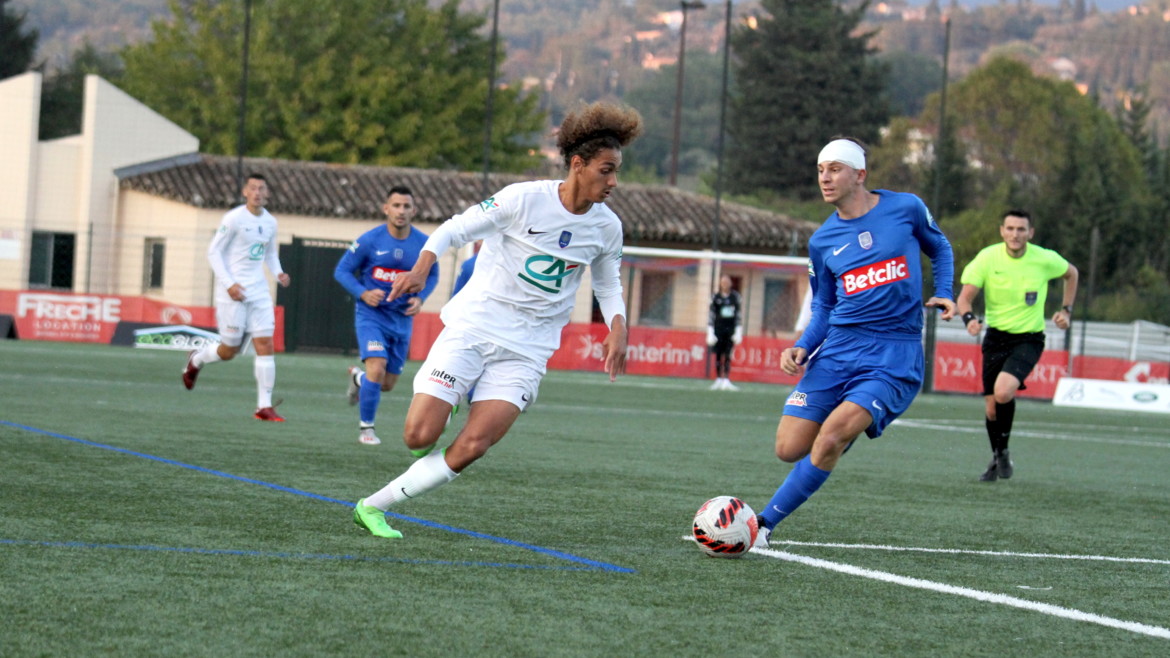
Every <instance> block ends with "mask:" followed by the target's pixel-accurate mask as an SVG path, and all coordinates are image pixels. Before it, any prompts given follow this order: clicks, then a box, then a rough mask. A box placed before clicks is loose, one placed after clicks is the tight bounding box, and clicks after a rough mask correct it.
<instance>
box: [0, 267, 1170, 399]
mask: <svg viewBox="0 0 1170 658" xmlns="http://www.w3.org/2000/svg"><path fill="white" fill-rule="evenodd" d="M0 315H10V316H11V317H12V318H13V323H14V324H15V327H16V333H17V336H18V337H19V338H21V339H24V340H51V341H65V342H96V343H110V342H111V339H112V338H113V337H114V334H115V332H116V331H117V330H118V325H119V324H120V323H123V324H127V325H131V326H132V325H134V324H138V325H145V326H160V327H162V326H183V325H188V326H194V327H210V328H214V327H215V326H216V323H215V309H214V308H213V307H210V306H177V305H175V304H169V303H167V302H163V301H159V300H154V299H147V298H145V297H125V296H117V295H84V294H73V293H63V292H56V291H52V292H50V291H38V290H22V291H15V290H0ZM442 328H443V324H442V322H441V321H440V320H439V316H438V314H437V313H422V314H419V315H418V316H416V317H415V322H414V335H413V338H412V340H411V345H410V354H409V358H410V359H412V360H422V359H425V358H426V355H427V351H428V350H429V349H430V346H431V344H432V343H434V341H435V338H436V337H437V336H438V335H439V332H440V331H442ZM138 333H143V332H142V330H138ZM145 333H151V332H150V331H146V332H145ZM606 334H607V330H606V328H605V327H604V326H602V325H600V324H570V325H568V326H566V327H565V329H564V331H563V332H562V334H561V347H560V349H559V350H557V351H556V353H554V354H553V356H552V358H551V359H550V360H549V363H548V367H549V368H550V369H554V370H586V371H594V372H600V371H601V370H602V369H603V366H604V364H603V362H602V359H601V352H602V342H603V341H604V340H605V336H606ZM274 339H275V342H276V349H277V351H279V352H283V351H284V308H283V307H280V306H278V307H277V308H276V334H275V336H274ZM163 342H165V341H162V342H160V341H158V340H155V341H153V344H152V345H151V346H152V347H162V343H163ZM176 344H177V343H176ZM791 345H792V341H791V340H787V339H782V338H766V337H762V336H752V337H746V338H744V341H743V343H741V344H740V345H737V346H736V348H735V351H734V352H733V353H732V366H731V378H732V380H734V381H741V382H760V383H768V384H783V385H793V384H795V383H796V378H795V377H789V376H788V375H785V374H784V373H783V372H782V371H781V370H780V353H781V352H782V351H783V350H784V349H785V348H787V347H789V346H791ZM709 360H711V357H710V356H709V355H708V350H707V344H706V334H705V332H702V331H684V330H679V329H659V328H653V327H633V328H631V329H630V336H629V345H628V347H627V351H626V371H627V372H628V373H629V374H632V375H651V376H658V377H686V378H692V379H699V378H704V377H710V376H712V370H713V368H714V363H713V361H712V363H711V364H710V365H708V361H709ZM981 367H982V354H981V353H980V350H979V345H977V344H976V343H974V341H972V342H970V343H939V344H938V345H937V346H936V351H935V361H934V390H935V391H938V392H946V393H967V394H971V395H979V394H981V393H982V386H983V385H982V379H981ZM1068 374H1070V373H1068V353H1067V352H1064V351H1057V350H1050V351H1046V352H1044V355H1043V356H1042V357H1041V358H1040V362H1039V363H1037V364H1036V368H1035V369H1034V370H1033V371H1032V374H1031V375H1030V376H1029V377H1028V379H1027V381H1026V382H1025V384H1026V385H1027V388H1026V389H1025V390H1024V391H1021V392H1020V396H1021V397H1027V398H1037V399H1052V398H1053V396H1055V394H1056V385H1057V382H1059V381H1060V378H1061V377H1064V376H1066V375H1068ZM1071 374H1073V375H1075V376H1076V377H1079V378H1085V379H1102V380H1110V381H1126V382H1136V383H1151V384H1154V383H1167V382H1170V364H1167V363H1154V362H1149V361H1128V360H1125V359H1111V358H1105V357H1077V358H1076V359H1074V362H1073V372H1072V373H1071Z"/></svg>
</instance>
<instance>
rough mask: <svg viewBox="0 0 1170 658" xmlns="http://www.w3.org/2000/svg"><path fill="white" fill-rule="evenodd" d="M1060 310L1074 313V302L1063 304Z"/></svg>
mask: <svg viewBox="0 0 1170 658" xmlns="http://www.w3.org/2000/svg"><path fill="white" fill-rule="evenodd" d="M1060 310H1062V311H1064V312H1065V313H1068V314H1069V315H1072V304H1069V305H1068V306H1061V307H1060Z"/></svg>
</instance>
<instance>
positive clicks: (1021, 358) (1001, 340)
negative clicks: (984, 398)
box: [983, 327, 1044, 395]
mask: <svg viewBox="0 0 1170 658" xmlns="http://www.w3.org/2000/svg"><path fill="white" fill-rule="evenodd" d="M1042 354H1044V332H1043V331H1037V332H1036V333H1028V334H1009V333H1008V332H1006V331H1000V330H999V329H996V328H994V327H988V328H987V335H986V336H984V337H983V394H984V395H992V394H994V393H995V379H996V378H997V377H999V373H1001V372H1006V373H1008V374H1009V375H1012V376H1014V377H1015V378H1016V379H1018V380H1020V390H1021V391H1022V390H1024V389H1025V388H1027V387H1026V386H1024V379H1025V378H1026V377H1027V376H1028V375H1029V374H1031V372H1032V369H1033V368H1035V367H1036V364H1037V363H1038V362H1039V361H1040V355H1042Z"/></svg>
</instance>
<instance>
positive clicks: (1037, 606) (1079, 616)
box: [683, 536, 1170, 640]
mask: <svg viewBox="0 0 1170 658" xmlns="http://www.w3.org/2000/svg"><path fill="white" fill-rule="evenodd" d="M683 539H685V540H688V541H694V539H693V538H692V537H689V536H684V537H683ZM788 543H797V542H788ZM807 545H816V546H832V544H807ZM751 552H752V553H757V554H759V555H764V556H767V557H772V558H776V559H779V560H786V561H788V562H798V563H800V564H804V565H808V566H810V567H817V568H818V569H828V570H830V571H836V572H838V573H843V574H847V575H850V576H859V577H861V578H869V579H871V580H878V581H882V582H886V583H891V584H894V585H901V586H903V587H913V588H915V589H924V590H927V591H931V592H939V593H941V594H952V595H954V596H963V597H966V598H969V599H975V600H976V601H984V602H987V603H995V604H998V605H1006V606H1010V607H1013V608H1020V609H1022V610H1031V611H1033V612H1039V613H1042V614H1046V615H1050V616H1053V617H1060V618H1063V619H1071V620H1073V621H1080V622H1086V623H1090V624H1099V625H1101V626H1108V627H1109V628H1117V629H1121V630H1123V631H1129V632H1131V633H1138V634H1141V635H1149V636H1150V637H1157V638H1162V639H1166V640H1170V628H1162V627H1161V626H1151V625H1150V624H1142V623H1139V622H1135V621H1126V620H1124V619H1114V618H1113V617H1105V616H1103V615H1097V614H1093V613H1091V612H1083V611H1081V610H1075V609H1073V608H1063V607H1061V606H1058V605H1051V604H1048V603H1037V602H1035V601H1028V600H1025V599H1020V598H1016V597H1014V596H1008V595H1006V594H995V593H993V592H984V591H982V590H977V589H971V588H968V587H957V586H955V585H947V584H946V583H936V582H934V581H932V580H923V579H921V578H910V577H907V576H899V575H897V574H892V573H887V572H885V571H874V570H872V569H863V568H861V567H855V566H853V565H851V564H841V563H839V562H830V561H828V560H821V559H818V558H814V557H807V556H804V555H797V554H795V553H788V552H785V551H777V550H774V549H771V548H753V549H751ZM944 552H946V551H944ZM1019 555H1026V554H1019Z"/></svg>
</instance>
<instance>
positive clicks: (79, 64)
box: [40, 42, 122, 139]
mask: <svg viewBox="0 0 1170 658" xmlns="http://www.w3.org/2000/svg"><path fill="white" fill-rule="evenodd" d="M89 74H93V75H99V76H101V77H103V78H105V79H106V80H109V81H110V82H113V83H117V82H118V78H119V77H120V76H121V74H122V62H121V60H120V59H119V58H118V56H117V55H115V54H113V53H103V52H100V51H98V50H97V48H95V47H94V46H93V45H92V44H90V43H88V42H87V43H85V44H84V45H82V46H81V48H78V49H77V52H75V53H73V57H72V58H70V61H69V64H68V66H66V67H65V68H63V69H61V70H59V71H55V72H53V73H50V74H48V75H46V76H45V83H44V86H43V87H42V88H41V125H40V139H56V138H58V137H65V136H68V135H76V134H77V133H79V132H81V112H82V105H83V104H84V102H85V76H86V75H89Z"/></svg>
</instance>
